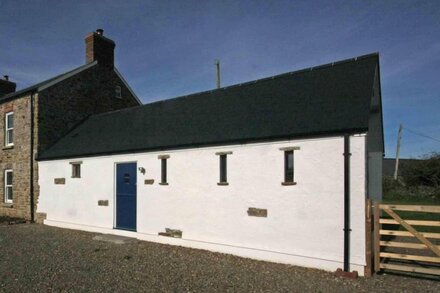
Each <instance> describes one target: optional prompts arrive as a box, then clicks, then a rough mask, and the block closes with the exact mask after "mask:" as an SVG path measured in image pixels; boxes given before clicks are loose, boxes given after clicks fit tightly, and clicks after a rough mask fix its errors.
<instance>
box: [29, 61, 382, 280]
mask: <svg viewBox="0 0 440 293" xmlns="http://www.w3.org/2000/svg"><path fill="white" fill-rule="evenodd" d="M381 104H382V103H381V92H380V72H379V56H378V54H370V55H366V56H362V57H357V58H354V59H350V60H344V61H340V62H335V63H332V64H327V65H322V66H318V67H313V68H308V69H304V70H300V71H295V72H291V73H286V74H281V75H278V76H273V77H269V78H265V79H261V80H256V81H252V82H247V83H243V84H239V85H234V86H229V87H225V88H220V89H217V90H212V91H208V92H202V93H197V94H193V95H189V96H184V97H178V98H175V99H170V100H164V101H160V102H155V103H151V104H146V105H144V106H140V107H134V108H129V109H124V110H119V111H115V112H110V113H105V114H98V115H93V116H90V117H89V118H88V119H86V120H85V121H84V122H83V123H82V124H80V125H79V126H77V127H76V128H75V129H74V130H72V131H71V132H70V133H69V134H68V135H66V136H65V137H63V138H62V139H61V140H59V141H58V142H57V143H56V144H55V145H53V146H52V147H51V148H50V149H49V150H47V151H45V152H44V153H41V154H40V155H39V157H38V160H39V185H40V198H39V203H38V210H37V212H38V213H44V214H46V219H45V221H44V223H45V224H47V225H52V226H58V227H64V228H72V229H80V230H86V231H93V232H100V233H110V234H117V235H125V236H130V237H136V238H138V239H142V240H147V241H154V242H160V243H168V244H175V245H181V246H187V247H193V248H201V249H207V250H212V251H218V252H224V253H231V254H235V255H239V256H244V257H250V258H255V259H261V260H267V261H274V262H280V263H287V264H295V265H301V266H308V267H316V268H321V269H325V270H331V271H334V270H336V269H337V268H344V269H345V270H346V271H347V270H350V271H351V270H357V271H358V272H359V274H360V275H362V274H363V272H364V266H365V265H366V236H365V235H366V229H365V214H366V212H365V204H366V199H368V198H376V199H380V198H381V196H382V189H381V179H382V157H383V152H384V148H383V126H382V105H381Z"/></svg>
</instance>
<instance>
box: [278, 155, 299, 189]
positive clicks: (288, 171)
mask: <svg viewBox="0 0 440 293" xmlns="http://www.w3.org/2000/svg"><path fill="white" fill-rule="evenodd" d="M280 150H281V151H283V152H284V181H283V182H281V184H282V185H296V182H295V165H294V151H297V150H300V147H299V146H295V147H283V148H280Z"/></svg>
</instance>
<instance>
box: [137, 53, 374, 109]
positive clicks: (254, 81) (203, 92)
mask: <svg viewBox="0 0 440 293" xmlns="http://www.w3.org/2000/svg"><path fill="white" fill-rule="evenodd" d="M374 56H379V52H373V53H370V54H365V55H360V56H357V57H352V58H349V59H343V60H339V61H335V62H331V63H325V64H322V65H317V66H312V67H307V68H303V69H298V70H294V71H288V72H285V73H281V74H277V75H273V76H268V77H263V78H259V79H255V80H250V81H245V82H242V83H237V84H233V85H230V86H225V87H221V88H218V89H212V90H206V91H202V92H197V93H192V94H188V95H183V96H177V97H174V98H169V99H164V100H159V101H154V102H151V103H147V104H144V105H142V106H147V105H152V104H159V103H163V102H168V101H172V100H176V99H180V98H185V97H190V96H197V95H202V94H206V93H211V92H216V91H222V90H226V89H231V88H235V87H240V86H246V85H250V84H255V83H258V82H263V81H268V80H273V79H277V78H283V77H287V76H290V75H293V74H298V73H302V72H306V71H312V70H320V69H325V68H328V67H332V66H335V65H341V64H345V63H348V62H353V61H357V60H361V59H366V58H370V57H374Z"/></svg>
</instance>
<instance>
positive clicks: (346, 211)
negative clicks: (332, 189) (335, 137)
mask: <svg viewBox="0 0 440 293" xmlns="http://www.w3.org/2000/svg"><path fill="white" fill-rule="evenodd" d="M350 156H351V153H350V135H348V134H346V135H345V136H344V271H345V272H349V271H350V232H351V229H350Z"/></svg>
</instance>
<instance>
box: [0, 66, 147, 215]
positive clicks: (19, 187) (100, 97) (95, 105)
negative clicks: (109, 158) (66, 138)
mask: <svg viewBox="0 0 440 293" xmlns="http://www.w3.org/2000/svg"><path fill="white" fill-rule="evenodd" d="M117 85H118V86H120V87H121V92H122V95H121V96H122V98H121V99H119V98H116V97H115V87H116V86H117ZM137 105H139V104H138V102H137V100H136V99H135V97H133V95H132V94H131V92H130V91H129V89H128V88H127V87H126V86H125V85H124V83H123V81H122V80H120V79H119V77H118V75H117V74H116V72H115V71H114V70H112V69H109V68H107V67H104V66H100V65H95V66H93V67H91V68H89V69H87V70H85V71H83V72H81V73H79V74H77V75H74V76H72V77H70V78H68V79H66V80H64V81H62V82H60V83H58V84H56V85H53V86H52V87H49V88H47V89H45V90H42V91H41V92H39V93H38V95H37V94H36V95H35V96H34V130H33V131H34V153H33V156H34V158H35V156H36V155H37V153H38V152H41V151H44V150H45V149H47V148H48V147H50V146H51V145H52V144H54V143H55V142H56V141H57V140H58V139H59V138H61V137H62V136H63V135H65V134H66V133H68V132H69V131H70V130H71V129H72V128H73V127H75V126H76V125H77V124H78V123H80V122H81V121H83V120H84V119H85V118H86V117H88V116H89V115H92V114H96V113H102V112H108V111H113V110H118V109H121V108H126V107H133V106H137ZM10 111H14V146H13V147H12V148H5V147H4V145H5V142H4V139H5V137H4V129H5V127H4V123H5V113H7V112H10ZM0 114H1V115H2V117H0V131H1V132H2V134H1V135H0V180H1V181H0V196H1V198H0V216H9V217H19V218H25V219H30V218H31V212H30V188H31V187H30V166H31V163H30V156H31V155H30V152H31V147H30V142H31V123H30V121H31V109H30V95H29V94H28V95H26V96H22V97H19V98H17V99H14V100H12V101H8V102H5V103H2V104H0ZM33 162H34V163H33V170H34V172H33V173H34V174H33V178H34V180H33V181H34V184H33V185H34V207H36V205H37V203H38V195H39V186H38V177H39V174H38V162H37V161H35V160H34V161H33ZM5 169H12V170H13V172H14V173H13V203H12V204H6V203H5V194H4V192H5V191H4V190H5V188H4V185H5V182H4V170H5ZM35 209H36V208H34V210H35ZM38 218H39V215H37V214H36V219H38Z"/></svg>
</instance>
